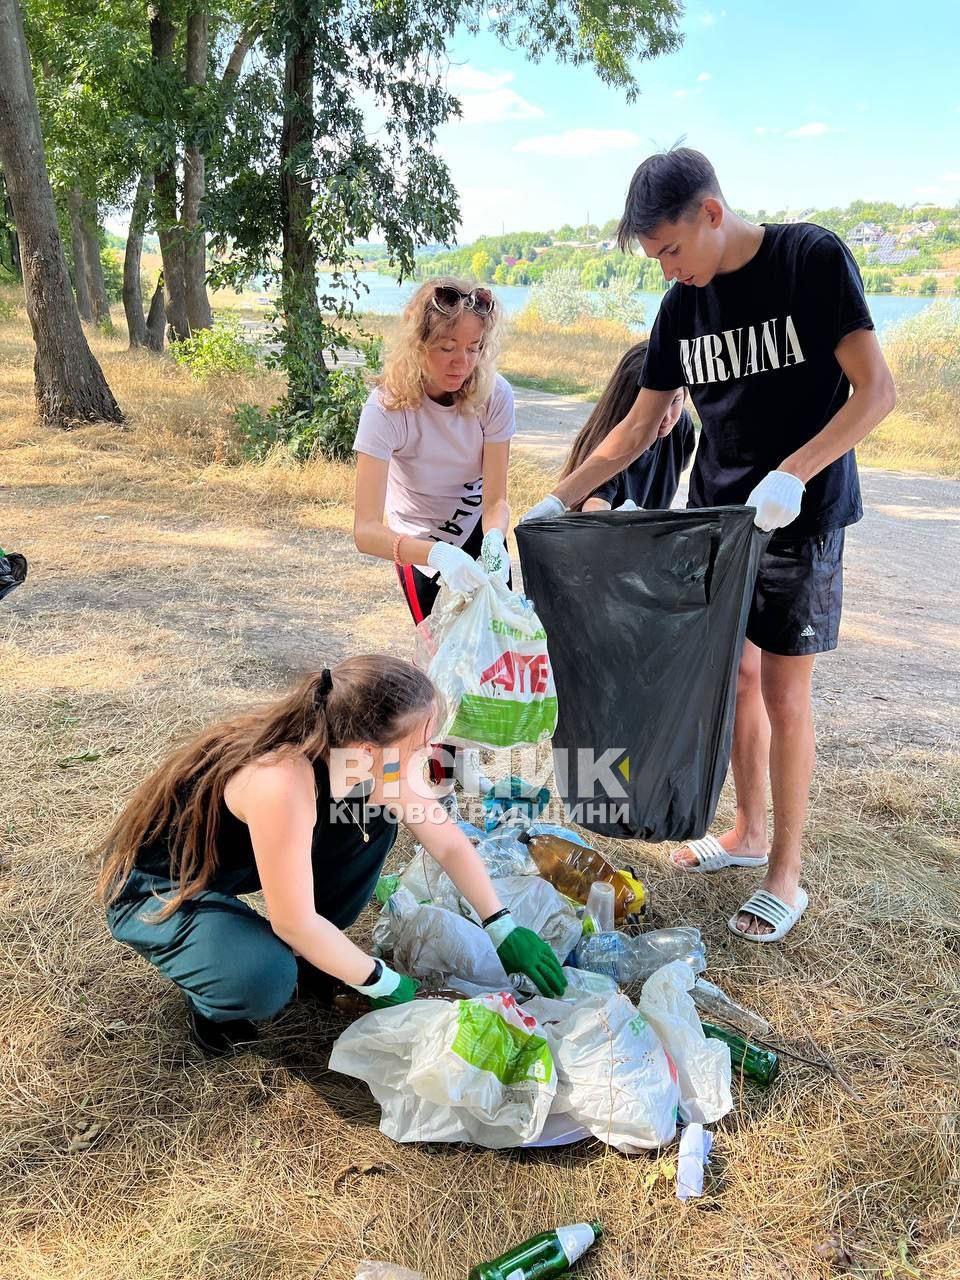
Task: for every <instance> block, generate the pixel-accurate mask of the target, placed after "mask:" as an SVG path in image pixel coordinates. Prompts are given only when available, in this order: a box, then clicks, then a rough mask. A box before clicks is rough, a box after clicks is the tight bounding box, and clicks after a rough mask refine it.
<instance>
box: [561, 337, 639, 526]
mask: <svg viewBox="0 0 960 1280" xmlns="http://www.w3.org/2000/svg"><path fill="white" fill-rule="evenodd" d="M648 345H649V344H648V341H647V339H646V338H644V339H643V340H642V341H640V342H638V343H637V344H636V345H635V346H632V347H631V348H630V350H629V351H626V352H624V354H623V355H622V356H621V357H620V363H619V364H618V365H617V367H616V369H614V371H613V373H612V375H611V377H610V381H609V382H608V383H607V385H606V386H605V387H604V389H603V394H602V395H601V397H600V399H599V400H598V401H597V403H596V404H595V405H594V406H593V412H592V413H591V414H590V417H589V418H588V419H587V420H586V422H585V423H584V424H583V426H582V427H581V428H580V430H579V431H578V432H577V435H576V436H575V438H574V441H573V444H572V445H571V446H570V452H569V453H568V454H567V460H566V462H565V463H564V464H563V469H562V471H561V472H560V479H561V480H563V479H565V478H566V477H567V476H568V475H570V473H571V472H572V471H576V469H577V467H579V466H580V463H581V462H583V461H585V459H586V458H588V457H589V456H590V454H591V453H593V451H594V449H595V448H596V447H597V445H598V444H600V442H601V441H602V440H606V438H607V436H608V435H609V434H610V432H611V431H612V430H613V428H614V427H615V426H616V425H617V423H618V422H622V421H623V419H624V418H625V417H626V416H627V413H628V412H629V411H630V408H631V407H632V405H633V402H634V400H636V398H637V392H638V391H639V390H640V375H641V373H642V372H643V362H644V360H645V359H646V358H647V346H648ZM577 505H580V504H577Z"/></svg>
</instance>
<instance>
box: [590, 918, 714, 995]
mask: <svg viewBox="0 0 960 1280" xmlns="http://www.w3.org/2000/svg"><path fill="white" fill-rule="evenodd" d="M671 960H682V961H683V962H684V963H685V964H688V965H689V966H690V968H691V969H692V970H693V972H694V973H702V972H703V971H704V969H705V968H706V967H707V955H706V951H705V950H704V946H703V939H702V938H701V937H700V930H699V929H693V928H685V927H681V928H677V929H651V930H649V931H648V932H646V933H641V934H639V935H638V936H637V937H633V938H631V937H627V935H626V934H623V933H617V932H613V933H594V934H591V935H590V936H589V937H585V938H583V940H582V941H581V942H580V944H579V946H578V947H577V949H576V952H575V953H574V957H573V961H572V963H573V964H574V965H575V966H576V967H577V968H578V969H587V970H588V971H589V972H591V973H605V974H606V975H607V976H608V977H610V978H614V979H615V980H616V981H617V982H645V981H646V980H647V978H649V977H650V975H651V973H656V971H657V970H658V969H659V968H661V966H662V965H665V964H669V963H670V961H671Z"/></svg>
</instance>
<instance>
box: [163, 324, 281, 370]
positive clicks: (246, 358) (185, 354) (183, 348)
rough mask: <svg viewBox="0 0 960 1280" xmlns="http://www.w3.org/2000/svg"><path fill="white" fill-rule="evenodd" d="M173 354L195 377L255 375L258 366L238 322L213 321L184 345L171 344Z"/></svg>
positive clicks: (192, 335) (254, 351)
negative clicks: (209, 326) (235, 374)
mask: <svg viewBox="0 0 960 1280" xmlns="http://www.w3.org/2000/svg"><path fill="white" fill-rule="evenodd" d="M170 354H171V355H172V356H173V358H174V360H176V362H177V364H182V365H184V366H185V367H186V368H187V369H189V370H190V372H191V373H192V374H193V376H194V377H195V378H211V377H216V376H218V375H219V374H224V373H244V374H247V375H250V374H254V373H256V371H257V368H258V366H259V363H260V362H259V359H258V357H257V352H256V350H255V349H254V348H253V347H252V346H251V345H250V343H249V342H247V340H246V339H245V338H244V336H243V328H242V326H241V324H240V322H239V320H233V319H231V320H221V319H218V320H216V321H215V322H214V325H213V328H212V329H198V330H197V332H196V333H194V334H191V336H190V337H189V338H184V340H183V341H182V342H171V343H170Z"/></svg>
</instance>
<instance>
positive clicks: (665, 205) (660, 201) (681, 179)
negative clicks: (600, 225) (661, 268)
mask: <svg viewBox="0 0 960 1280" xmlns="http://www.w3.org/2000/svg"><path fill="white" fill-rule="evenodd" d="M706 196H717V197H719V198H720V199H721V200H722V199H723V194H722V192H721V191H720V184H719V182H718V181H717V175H716V173H714V170H713V165H712V164H711V163H710V161H709V160H708V159H707V157H706V156H705V155H701V153H700V152H699V151H693V150H692V149H691V148H690V147H674V148H672V149H671V150H670V151H660V152H658V153H657V154H656V155H653V156H647V158H646V160H644V162H643V164H641V165H640V167H639V169H638V170H637V171H636V173H635V174H634V175H633V177H632V178H631V179H630V186H629V188H628V190H627V204H626V208H625V209H624V211H623V217H622V218H621V219H620V225H619V226H618V227H617V244H618V245H619V246H620V248H621V249H622V250H624V251H626V250H627V249H628V248H629V247H630V245H631V243H632V241H634V240H635V239H636V238H637V236H645V235H649V234H650V232H651V231H652V230H653V229H654V227H658V226H659V225H660V223H661V222H679V221H680V219H681V218H683V217H686V216H688V215H689V214H691V213H693V212H694V211H695V209H696V207H697V206H698V205H699V203H700V201H701V200H703V199H704V198H705V197H706Z"/></svg>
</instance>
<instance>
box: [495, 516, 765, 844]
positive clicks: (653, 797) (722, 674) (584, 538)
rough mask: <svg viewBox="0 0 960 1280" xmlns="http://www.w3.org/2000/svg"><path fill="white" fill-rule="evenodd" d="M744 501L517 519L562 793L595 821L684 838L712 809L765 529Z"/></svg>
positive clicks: (703, 824) (622, 830) (594, 825)
mask: <svg viewBox="0 0 960 1280" xmlns="http://www.w3.org/2000/svg"><path fill="white" fill-rule="evenodd" d="M753 514H754V513H753V511H752V509H750V510H748V509H746V508H744V507H706V508H702V509H700V510H689V511H636V512H633V511H623V512H617V511H610V512H579V513H571V514H569V515H565V516H562V517H560V518H559V519H550V520H534V521H530V522H529V523H527V524H521V525H519V526H518V527H517V530H516V534H517V543H518V545H519V547H520V562H521V564H522V565H523V581H524V589H525V591H526V593H527V595H529V596H530V597H531V599H532V600H533V601H534V604H535V606H536V610H537V613H538V615H539V617H540V620H541V622H542V623H543V625H544V627H545V629H546V632H547V648H548V650H549V653H550V662H551V664H552V666H553V673H554V679H555V680H556V685H557V698H558V701H559V720H558V723H557V730H556V733H555V734H554V737H553V746H554V771H555V778H556V785H557V790H558V791H559V793H560V795H561V797H562V799H563V801H564V804H565V805H566V806H567V808H568V810H569V812H570V816H571V817H572V819H573V820H574V821H576V822H579V823H581V824H582V825H583V826H585V827H587V828H588V829H589V830H591V831H596V832H598V833H600V834H603V835H610V836H619V837H621V838H623V837H637V838H639V839H641V840H651V841H659V840H688V839H692V838H694V837H699V836H702V835H703V834H704V832H705V831H706V829H707V827H708V826H709V824H710V822H711V821H712V819H713V816H714V813H715V812H716V807H717V801H718V799H719V796H720V789H721V787H722V786H723V780H724V777H725V775H726V772H727V766H728V764H729V762H730V746H731V741H732V737H733V718H734V710H735V706H736V685H737V667H738V665H739V661H740V654H741V651H742V648H743V636H744V629H745V627H746V624H747V615H748V613H749V610H750V602H751V599H752V595H753V586H754V580H755V578H756V572H757V561H758V559H759V556H760V552H761V551H762V549H763V547H764V545H765V544H766V541H767V536H766V535H765V534H761V533H760V532H759V531H758V530H757V529H756V527H755V526H754V523H753Z"/></svg>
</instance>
